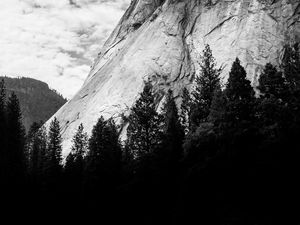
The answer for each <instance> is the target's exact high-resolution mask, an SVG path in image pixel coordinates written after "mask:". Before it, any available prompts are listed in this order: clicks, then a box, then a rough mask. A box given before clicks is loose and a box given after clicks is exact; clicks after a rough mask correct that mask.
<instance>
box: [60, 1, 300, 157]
mask: <svg viewBox="0 0 300 225" xmlns="http://www.w3.org/2000/svg"><path fill="white" fill-rule="evenodd" d="M294 41H300V2H299V0H132V2H131V5H130V7H129V8H128V9H127V11H126V13H125V14H124V16H123V18H122V19H121V21H120V22H119V24H118V26H117V27H116V28H115V30H114V31H113V33H112V34H111V36H110V37H109V38H108V40H107V41H106V43H105V44H104V46H103V48H102V50H101V52H100V53H99V55H98V57H97V59H96V60H95V63H94V65H93V66H92V69H91V72H90V74H89V75H88V77H87V79H86V81H85V83H84V85H83V86H82V88H81V89H80V90H79V91H78V93H77V94H76V95H75V96H74V98H73V99H71V100H70V101H69V102H68V103H66V104H65V105H64V106H63V107H62V108H61V109H60V110H59V111H58V112H57V113H56V114H55V116H56V117H57V118H58V119H59V121H60V122H61V126H62V135H63V139H64V154H67V153H68V151H69V146H70V144H71V138H72V136H73V134H74V132H75V130H76V128H77V127H78V125H79V124H80V123H83V124H84V126H85V129H86V130H87V131H88V132H90V131H91V129H92V127H93V125H94V124H95V123H96V121H97V119H98V118H99V116H100V115H103V116H104V117H105V118H108V117H114V118H116V120H117V121H119V122H120V114H121V113H123V112H125V113H126V112H128V109H129V108H130V107H131V106H132V104H133V103H134V102H135V100H136V99H137V98H138V96H139V93H140V92H141V90H142V88H143V80H145V79H147V78H148V77H150V78H151V80H152V81H153V84H154V87H155V91H156V93H157V97H158V100H159V99H162V98H163V95H164V91H165V90H167V89H169V88H171V89H173V91H174V93H175V95H179V94H180V92H181V90H182V87H184V86H188V85H189V84H190V82H191V80H192V79H193V77H194V76H195V74H197V72H198V67H197V60H198V59H199V54H200V53H201V52H202V50H203V48H204V45H205V44H209V45H210V46H211V48H212V50H213V54H214V56H215V58H216V59H217V62H218V65H220V66H222V67H223V72H222V76H223V77H224V79H226V77H227V75H228V71H229V69H230V66H231V63H232V62H233V61H234V59H235V58H236V57H239V58H240V60H241V62H242V64H243V66H244V67H245V68H246V70H247V72H248V78H249V79H250V80H251V81H252V83H253V85H255V84H256V82H257V77H258V76H259V73H260V70H261V68H262V66H263V65H264V64H266V63H267V62H271V63H274V64H278V63H279V62H280V59H281V57H282V55H283V54H284V53H283V46H284V45H285V44H286V43H288V42H294Z"/></svg>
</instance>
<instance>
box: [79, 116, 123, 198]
mask: <svg viewBox="0 0 300 225" xmlns="http://www.w3.org/2000/svg"><path fill="white" fill-rule="evenodd" d="M118 138H119V135H118V131H117V127H116V125H115V123H114V122H113V120H112V119H109V120H104V118H103V117H102V116H101V117H100V118H99V120H98V122H97V124H96V125H95V126H94V128H93V130H92V135H91V137H90V139H89V151H88V153H87V156H86V167H85V175H86V182H85V187H86V188H87V189H88V190H89V191H91V193H93V192H96V191H97V189H106V190H107V189H110V188H112V187H114V185H116V183H117V182H118V177H119V173H120V166H121V165H120V164H121V157H122V152H121V146H120V143H119V139H118ZM99 194H103V193H100V191H99ZM102 197H105V196H102Z"/></svg>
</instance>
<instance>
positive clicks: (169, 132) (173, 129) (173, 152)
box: [159, 91, 184, 169]
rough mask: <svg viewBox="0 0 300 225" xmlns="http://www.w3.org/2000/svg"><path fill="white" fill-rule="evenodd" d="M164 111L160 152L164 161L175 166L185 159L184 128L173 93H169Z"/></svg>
mask: <svg viewBox="0 0 300 225" xmlns="http://www.w3.org/2000/svg"><path fill="white" fill-rule="evenodd" d="M162 111H163V112H162V115H163V117H164V123H163V141H162V149H161V150H159V152H160V154H162V155H163V158H164V160H166V161H169V163H170V164H173V165H172V166H174V164H175V165H176V164H177V163H178V162H179V160H180V159H181V158H182V157H183V148H182V145H183V139H184V128H183V126H182V125H181V123H180V118H179V115H178V110H177V106H176V103H175V101H174V98H173V92H172V91H169V92H168V94H167V97H166V103H165V105H164V107H163V110H162ZM173 169H174V168H173Z"/></svg>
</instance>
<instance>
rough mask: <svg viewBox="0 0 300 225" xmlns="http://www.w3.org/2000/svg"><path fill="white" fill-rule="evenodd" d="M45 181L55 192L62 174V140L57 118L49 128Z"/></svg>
mask: <svg viewBox="0 0 300 225" xmlns="http://www.w3.org/2000/svg"><path fill="white" fill-rule="evenodd" d="M44 168H45V176H46V177H45V179H46V184H47V188H50V189H52V190H55V188H59V187H58V183H59V182H60V179H61V173H62V139H61V128H60V124H59V121H58V120H57V118H56V117H55V118H54V119H53V120H52V121H51V123H50V127H49V132H48V147H47V154H46V162H45V167H44Z"/></svg>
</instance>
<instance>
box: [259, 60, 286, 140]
mask: <svg viewBox="0 0 300 225" xmlns="http://www.w3.org/2000/svg"><path fill="white" fill-rule="evenodd" d="M257 88H258V90H259V91H260V92H261V96H260V99H259V104H258V107H257V118H258V121H259V122H260V127H261V129H266V130H267V132H269V133H271V131H272V132H275V131H278V126H281V125H282V122H284V120H285V119H284V117H285V111H286V110H285V104H286V101H288V99H289V90H288V86H287V84H286V80H285V78H284V77H283V74H282V73H281V72H278V71H277V69H276V67H274V66H273V65H272V64H270V63H268V64H266V66H265V68H264V70H263V73H262V74H261V76H260V78H259V86H258V87H257ZM279 124H280V125H279ZM269 127H273V128H274V129H270V128H269ZM275 136H277V135H275Z"/></svg>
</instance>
